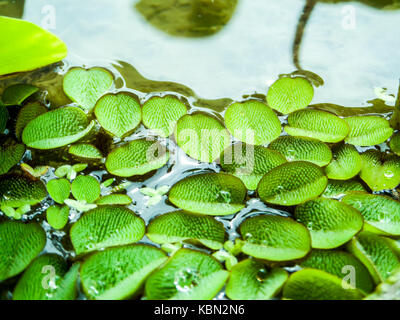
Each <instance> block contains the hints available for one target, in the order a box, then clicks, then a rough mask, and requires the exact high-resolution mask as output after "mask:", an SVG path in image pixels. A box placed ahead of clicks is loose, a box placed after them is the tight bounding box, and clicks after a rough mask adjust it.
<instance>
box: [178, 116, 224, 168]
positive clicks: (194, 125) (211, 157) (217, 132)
mask: <svg viewBox="0 0 400 320" xmlns="http://www.w3.org/2000/svg"><path fill="white" fill-rule="evenodd" d="M175 139H176V142H177V144H178V146H179V147H180V148H181V149H182V150H183V151H184V152H185V153H186V154H187V155H189V156H190V157H192V158H194V159H196V160H200V161H203V162H213V161H215V159H217V158H218V157H219V156H220V154H221V152H222V151H223V150H225V149H226V148H227V147H228V146H229V144H230V135H229V132H228V131H227V130H226V129H225V127H224V126H223V125H222V123H221V122H219V121H218V120H217V119H215V118H213V117H210V116H207V115H204V114H201V113H197V114H190V115H189V114H188V115H184V116H183V117H181V118H180V119H179V120H178V122H177V125H176V128H175Z"/></svg>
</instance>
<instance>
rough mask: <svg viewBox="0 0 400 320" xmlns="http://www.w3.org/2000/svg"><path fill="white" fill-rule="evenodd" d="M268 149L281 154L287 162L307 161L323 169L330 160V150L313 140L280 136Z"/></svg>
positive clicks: (320, 142)
mask: <svg viewBox="0 0 400 320" xmlns="http://www.w3.org/2000/svg"><path fill="white" fill-rule="evenodd" d="M268 147H269V148H270V149H272V150H275V151H278V152H280V153H281V154H283V155H284V156H285V157H286V160H287V161H308V162H312V163H314V164H316V165H317V166H320V167H324V166H326V165H327V164H328V163H329V162H330V161H331V160H332V152H331V149H329V147H328V146H327V145H326V144H325V143H323V142H322V141H319V140H317V139H313V138H308V137H292V136H282V137H279V138H278V139H276V140H274V141H272V142H271V144H270V145H269V146H268Z"/></svg>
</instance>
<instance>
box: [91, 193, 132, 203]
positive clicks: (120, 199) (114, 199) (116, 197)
mask: <svg viewBox="0 0 400 320" xmlns="http://www.w3.org/2000/svg"><path fill="white" fill-rule="evenodd" d="M131 202H132V199H131V198H130V197H129V196H128V195H126V194H109V195H106V196H103V197H100V198H99V199H97V200H96V204H97V205H107V204H120V205H128V204H131Z"/></svg>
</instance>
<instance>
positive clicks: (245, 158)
mask: <svg viewBox="0 0 400 320" xmlns="http://www.w3.org/2000/svg"><path fill="white" fill-rule="evenodd" d="M220 162H221V167H222V169H223V170H224V171H225V172H227V173H230V174H233V175H234V176H236V177H238V178H239V179H240V180H242V181H243V183H244V184H245V186H246V188H247V189H249V190H255V189H257V185H258V183H259V182H260V180H261V178H262V177H263V176H264V174H266V173H267V172H268V171H270V170H271V169H273V168H275V167H277V166H279V165H281V164H282V163H285V162H286V159H285V157H284V156H283V155H281V154H280V153H279V152H276V151H273V150H270V149H268V148H265V147H262V146H253V145H246V144H243V143H235V144H234V145H232V146H230V147H228V148H227V149H225V150H224V152H223V153H222V154H221V157H220Z"/></svg>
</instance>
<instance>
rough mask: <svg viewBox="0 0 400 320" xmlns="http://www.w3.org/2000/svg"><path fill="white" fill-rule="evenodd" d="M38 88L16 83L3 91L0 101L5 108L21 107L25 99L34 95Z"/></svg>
mask: <svg viewBox="0 0 400 320" xmlns="http://www.w3.org/2000/svg"><path fill="white" fill-rule="evenodd" d="M38 90H39V88H38V87H35V86H32V85H30V84H25V83H18V84H13V85H11V86H9V87H7V88H5V89H4V91H3V94H2V96H1V101H2V102H3V104H4V105H5V106H16V105H21V104H22V103H23V102H24V101H25V100H26V99H27V98H29V97H30V96H31V95H33V94H34V93H36V92H37V91H38Z"/></svg>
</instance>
